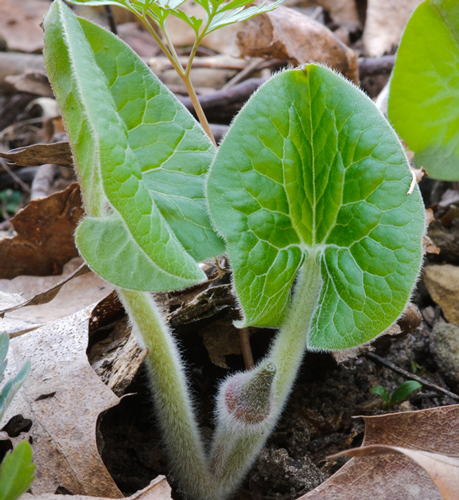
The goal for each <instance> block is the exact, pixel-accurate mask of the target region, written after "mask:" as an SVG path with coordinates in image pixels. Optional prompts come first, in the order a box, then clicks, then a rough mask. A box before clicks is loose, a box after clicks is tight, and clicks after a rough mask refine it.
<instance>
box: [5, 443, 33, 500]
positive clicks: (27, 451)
mask: <svg viewBox="0 0 459 500" xmlns="http://www.w3.org/2000/svg"><path fill="white" fill-rule="evenodd" d="M34 471H35V465H34V464H33V463H32V449H31V448H30V444H29V443H28V442H27V441H21V442H20V443H19V444H18V445H17V446H16V448H14V450H13V451H12V452H8V453H7V454H6V456H5V458H4V460H3V462H2V465H1V468H0V498H1V499H2V500H16V499H17V498H19V497H20V496H21V495H22V494H23V493H24V492H26V491H27V490H28V489H29V488H30V485H31V484H32V482H33V480H34V477H35V475H34Z"/></svg>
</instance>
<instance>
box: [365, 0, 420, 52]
mask: <svg viewBox="0 0 459 500" xmlns="http://www.w3.org/2000/svg"><path fill="white" fill-rule="evenodd" d="M421 2H422V0H368V7H367V19H366V23H365V30H364V32H363V43H364V45H365V50H366V52H367V54H368V55H369V56H370V57H380V56H382V55H383V54H384V53H388V52H391V51H393V49H395V48H396V47H397V45H398V44H399V42H400V38H401V36H402V33H403V29H404V28H405V25H406V23H407V22H408V19H409V18H410V16H411V14H412V12H413V11H414V9H415V8H416V7H417V6H418V5H419V4H420V3H421Z"/></svg>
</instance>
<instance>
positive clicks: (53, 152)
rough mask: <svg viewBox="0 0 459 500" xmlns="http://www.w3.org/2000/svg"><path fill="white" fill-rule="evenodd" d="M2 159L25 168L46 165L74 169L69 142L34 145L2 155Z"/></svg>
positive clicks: (0, 155) (0, 156)
mask: <svg viewBox="0 0 459 500" xmlns="http://www.w3.org/2000/svg"><path fill="white" fill-rule="evenodd" d="M0 158H5V160H8V161H9V162H12V163H16V164H17V165H22V166H24V167H38V166H40V165H44V164H46V163H51V164H53V165H60V166H62V167H73V160H72V151H71V150H70V145H69V143H68V142H55V143H53V144H33V145H32V146H27V147H25V148H17V149H12V150H11V151H8V153H0Z"/></svg>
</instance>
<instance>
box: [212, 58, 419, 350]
mask: <svg viewBox="0 0 459 500" xmlns="http://www.w3.org/2000/svg"><path fill="white" fill-rule="evenodd" d="M316 67H318V68H324V69H326V70H328V71H330V72H331V73H335V72H334V71H332V70H330V69H329V68H327V67H326V66H323V65H320V64H313V63H311V64H306V65H303V66H301V67H300V68H296V69H287V70H284V71H283V72H281V73H278V74H277V75H274V76H273V77H272V78H271V79H270V80H268V81H267V82H265V83H264V84H263V85H262V86H261V87H259V88H258V90H257V91H256V92H254V93H253V94H252V96H251V97H250V99H249V101H247V102H246V104H245V105H244V107H243V108H242V109H241V110H240V111H239V113H238V115H237V116H236V117H235V118H234V120H233V123H232V127H231V129H230V130H229V132H228V134H227V136H226V137H225V138H224V140H225V139H226V138H227V137H230V135H231V131H232V129H233V127H234V124H235V122H236V121H237V119H238V117H239V116H240V114H241V113H242V112H243V111H244V109H245V108H246V107H247V106H248V105H249V103H250V101H251V100H252V99H253V98H254V97H255V96H256V95H257V94H258V93H259V92H260V91H261V90H262V89H263V88H264V87H265V86H266V85H268V84H269V83H270V82H271V81H272V80H273V79H275V78H276V77H277V76H279V75H280V74H282V73H285V72H288V71H297V70H302V71H304V72H305V73H306V74H307V72H308V68H316ZM339 76H341V77H342V75H339ZM342 79H343V80H344V81H345V82H346V83H347V84H349V85H351V86H352V87H354V88H356V87H355V85H354V84H353V83H352V82H350V81H349V80H347V79H346V78H345V77H342ZM356 89H357V88H356ZM358 90H359V89H358ZM361 94H362V96H364V97H365V98H366V99H367V100H368V101H369V102H371V103H372V104H373V105H374V103H373V101H372V100H371V99H370V98H369V97H368V96H366V95H365V94H364V93H363V92H361ZM388 129H389V130H390V131H391V132H392V135H393V138H394V140H395V141H396V142H398V143H399V144H400V141H399V138H398V136H397V134H396V132H395V131H394V130H393V128H392V127H390V125H389V124H388ZM400 148H402V146H401V145H400ZM405 160H406V166H408V160H407V159H406V155H405ZM216 161H217V157H216V158H215V159H214V161H213V163H212V166H211V168H210V172H209V176H208V180H207V192H209V183H210V182H211V180H212V175H211V174H212V170H213V167H214V165H215V163H216ZM414 191H415V192H416V194H417V195H418V196H420V193H419V188H418V186H417V185H416V186H415V187H414ZM411 194H412V193H411ZM421 204H422V200H421ZM209 209H210V213H211V219H212V222H213V224H214V227H215V228H216V230H217V231H218V232H219V234H220V235H221V236H222V238H224V240H225V243H226V244H227V246H228V239H227V237H226V236H225V235H224V234H223V233H222V232H220V231H219V228H218V225H217V223H216V222H215V218H214V215H213V213H212V208H211V205H210V207H209ZM425 230H426V228H425V221H424V224H423V232H422V235H423V234H425ZM421 237H422V236H421ZM421 237H420V240H419V243H420V245H419V259H418V260H419V266H418V271H417V276H416V278H415V280H414V281H413V286H414V284H415V283H416V281H417V280H418V278H419V273H420V270H421V267H422V260H423V258H422V255H421V253H422V252H421ZM227 253H228V254H229V257H230V261H231V260H232V258H231V255H230V251H229V250H228V252H227ZM319 255H320V253H318V254H314V255H311V258H318V257H319ZM306 258H308V257H307V255H305V256H304V257H303V259H302V260H301V262H300V263H299V264H298V266H297V268H296V271H295V275H294V276H293V277H292V278H291V280H290V281H289V283H288V288H289V289H290V288H291V286H292V285H293V282H294V280H295V279H296V276H297V274H298V272H299V269H300V268H301V266H302V265H303V263H304V262H305V259H306ZM233 273H234V269H233ZM233 289H234V291H235V295H236V298H237V300H238V303H239V307H240V310H241V312H242V315H243V319H242V320H240V321H235V322H234V325H235V326H236V327H237V328H245V327H248V326H259V327H264V328H278V327H280V326H282V324H283V320H284V315H285V312H286V310H287V305H288V303H289V301H290V294H289V295H288V296H287V297H286V300H285V304H284V307H283V312H282V314H281V315H280V316H278V318H279V319H278V321H277V322H273V321H271V322H270V323H259V322H258V321H257V317H254V316H253V315H252V316H251V318H250V320H247V316H246V312H245V310H244V307H243V306H242V303H241V301H240V299H239V295H238V287H237V283H236V281H235V280H234V279H233ZM409 295H410V294H409ZM408 300H409V296H407V298H406V301H408ZM405 304H406V302H405ZM402 314H403V308H402V310H400V312H399V314H398V315H397V317H394V318H393V320H392V321H391V322H390V323H388V324H387V326H386V327H389V326H390V324H393V322H395V321H396V320H397V319H398V317H400V316H401V315H402ZM313 319H314V317H313ZM382 331H383V329H381V331H380V332H378V333H374V334H373V335H372V336H371V337H368V338H367V339H366V340H363V341H362V342H359V343H356V342H347V343H346V344H345V345H342V346H339V347H336V348H335V347H329V346H327V347H323V346H317V345H314V342H311V340H310V338H309V339H308V349H310V350H319V351H323V350H326V351H328V350H340V349H348V348H350V347H353V346H356V345H360V344H362V343H365V342H369V341H371V340H373V339H374V338H375V337H376V336H377V335H378V334H380V333H381V332H382ZM307 335H308V337H310V330H308V332H307Z"/></svg>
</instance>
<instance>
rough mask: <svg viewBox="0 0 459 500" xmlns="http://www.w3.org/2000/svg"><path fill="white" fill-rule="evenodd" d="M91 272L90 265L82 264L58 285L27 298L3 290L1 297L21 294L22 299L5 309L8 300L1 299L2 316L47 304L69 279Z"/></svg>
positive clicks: (0, 312)
mask: <svg viewBox="0 0 459 500" xmlns="http://www.w3.org/2000/svg"><path fill="white" fill-rule="evenodd" d="M89 272H90V269H89V267H88V266H87V265H86V264H81V266H79V267H78V269H76V270H75V271H73V272H72V273H71V274H69V275H68V276H66V277H65V278H63V279H62V280H60V281H59V282H58V283H57V284H56V285H53V286H51V287H50V288H48V289H46V290H44V291H43V292H39V293H37V294H36V295H34V296H33V297H31V298H30V299H27V300H24V299H23V298H22V297H21V296H20V295H14V294H4V293H3V292H0V294H2V295H0V297H2V296H3V295H9V296H10V297H15V296H16V297H17V296H19V297H20V298H21V300H20V301H16V303H15V304H14V305H11V306H8V308H5V309H4V306H5V303H6V302H5V301H3V300H1V299H0V307H1V308H2V309H1V310H0V318H3V316H4V315H5V313H9V312H12V311H16V310H17V309H22V308H23V307H26V306H38V305H40V304H47V303H48V302H51V301H52V300H53V299H54V298H55V297H56V295H57V294H58V293H59V291H60V290H61V288H62V287H63V286H64V285H65V284H66V283H67V282H68V281H70V280H71V279H73V278H78V277H79V276H83V275H84V274H86V273H89ZM29 279H30V278H29ZM0 288H1V283H0Z"/></svg>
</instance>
